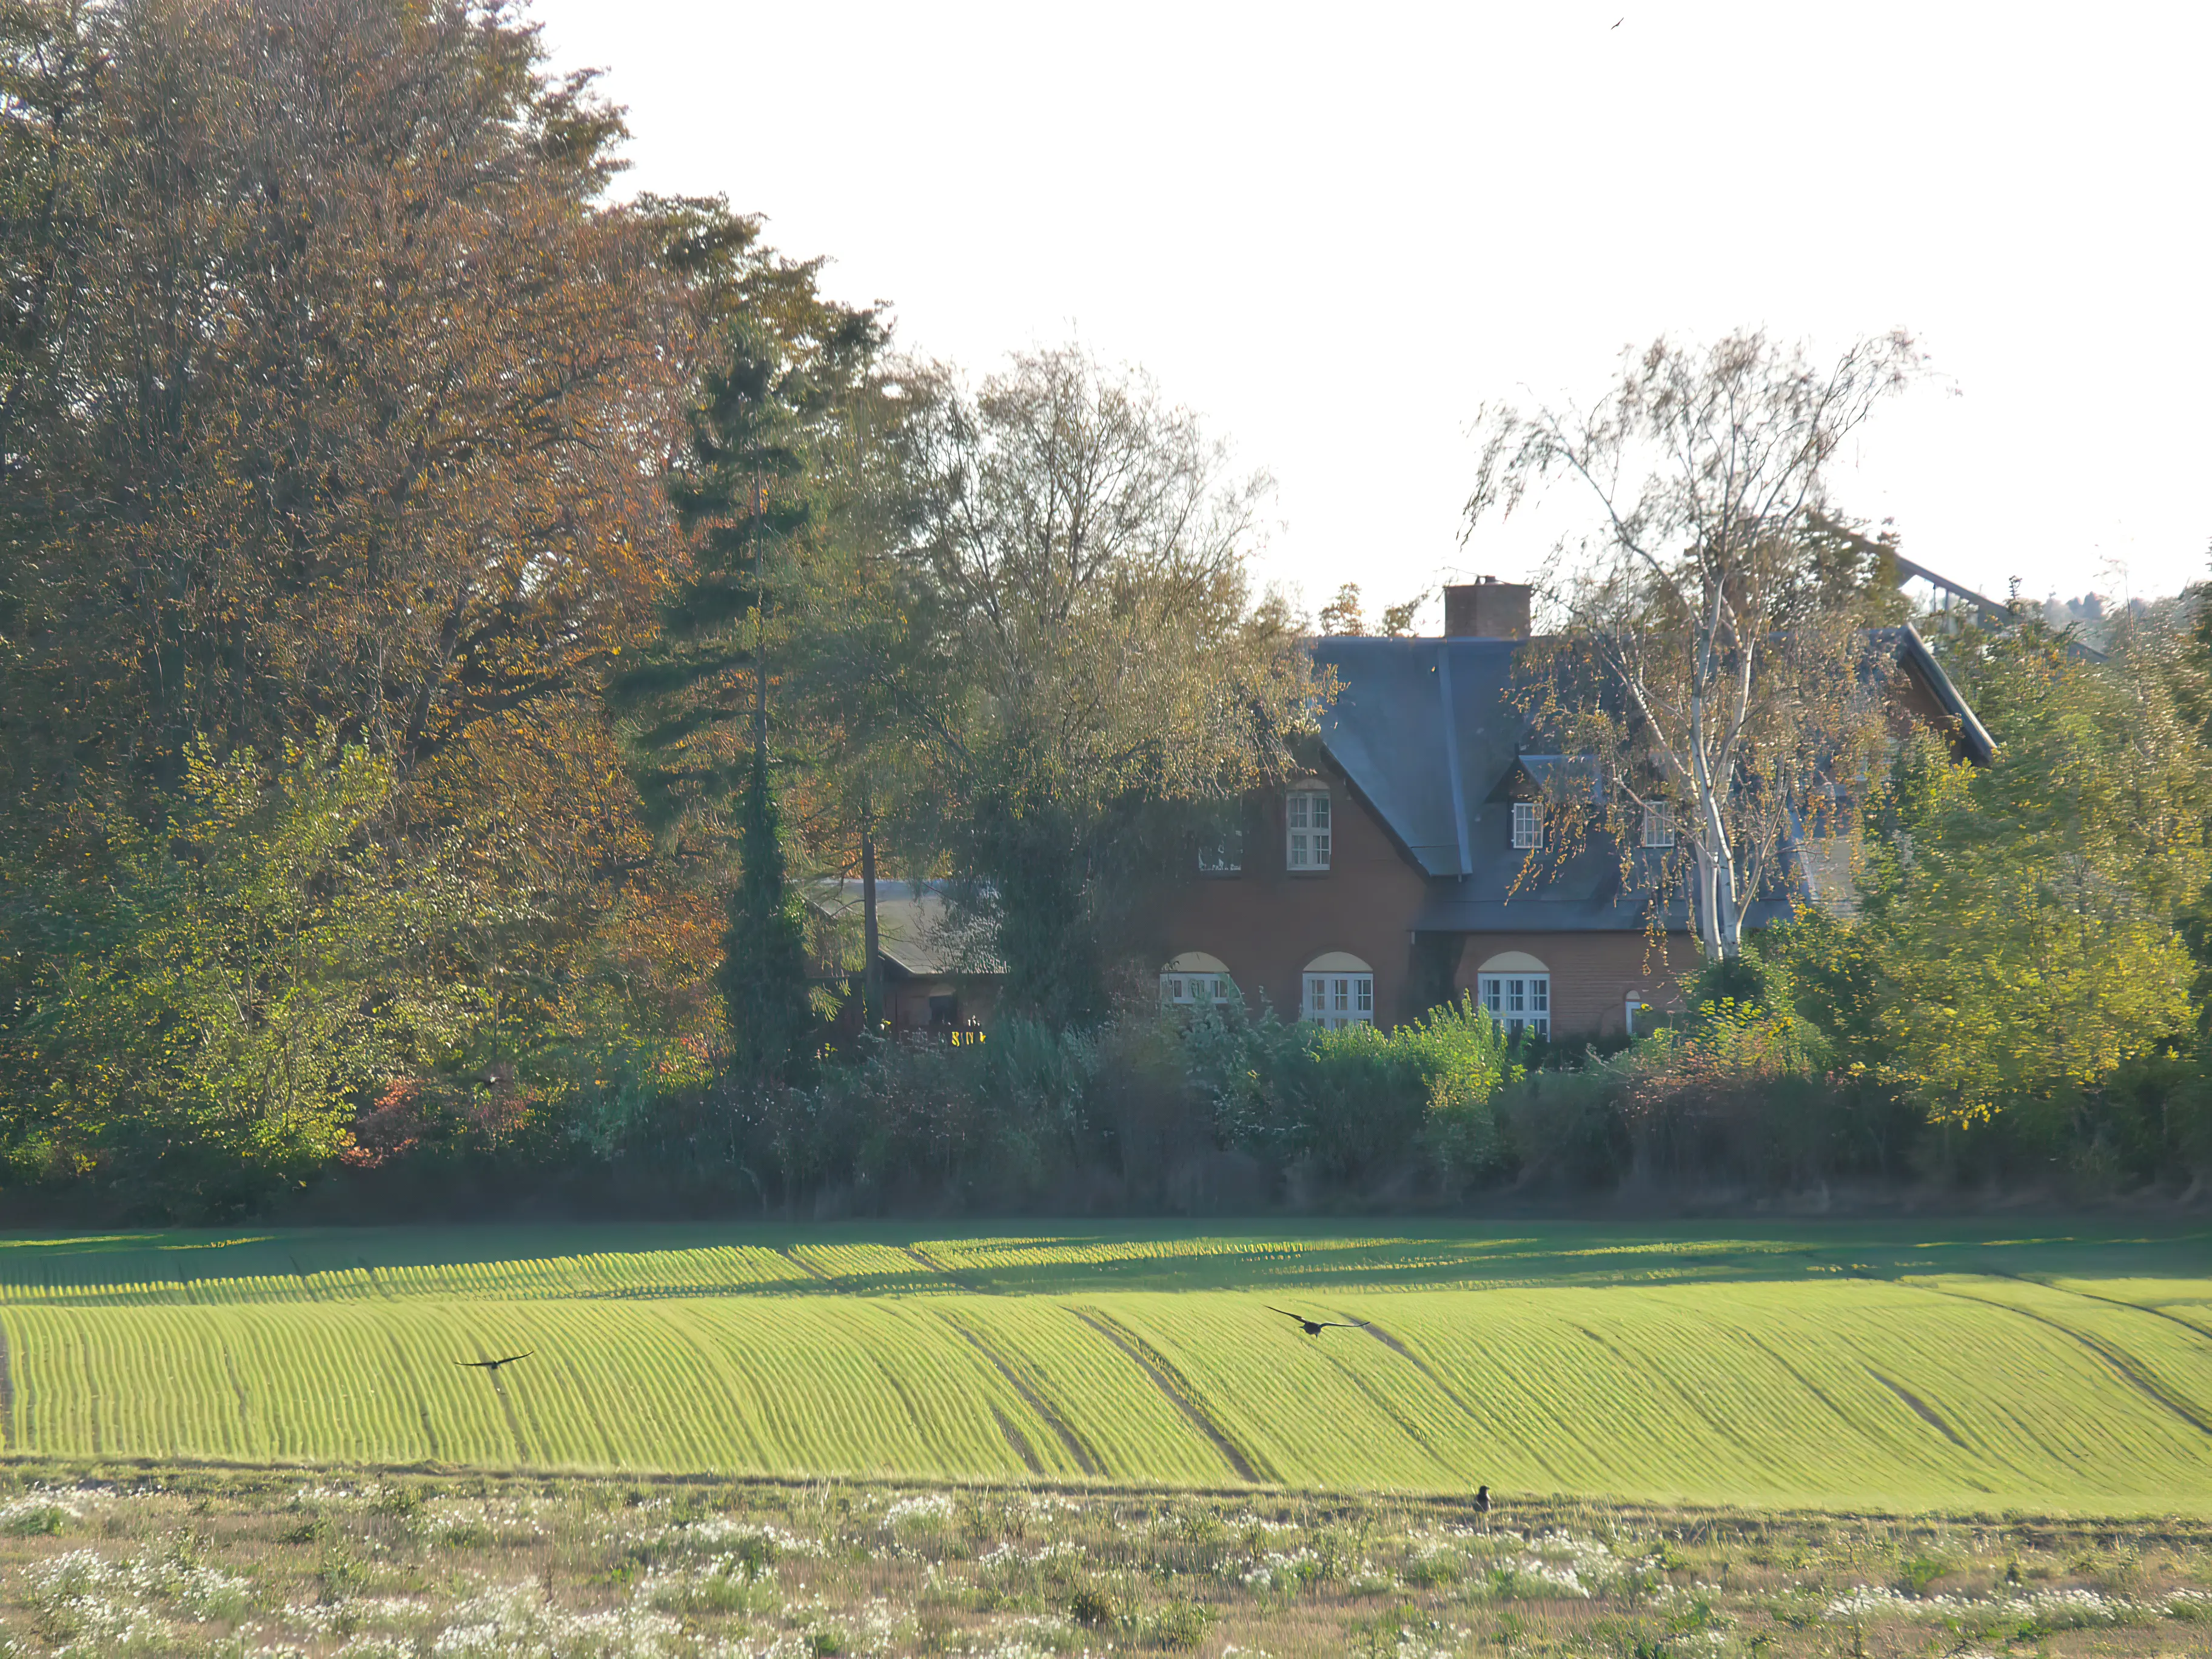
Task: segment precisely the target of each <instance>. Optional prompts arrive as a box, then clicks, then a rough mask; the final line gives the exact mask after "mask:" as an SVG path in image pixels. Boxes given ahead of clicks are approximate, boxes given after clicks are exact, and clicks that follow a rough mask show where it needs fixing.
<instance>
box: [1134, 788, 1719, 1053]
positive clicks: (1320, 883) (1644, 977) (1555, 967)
mask: <svg viewBox="0 0 2212 1659" xmlns="http://www.w3.org/2000/svg"><path fill="white" fill-rule="evenodd" d="M1328 790H1329V798H1330V816H1331V818H1332V820H1333V827H1334V848H1333V849H1332V856H1331V860H1330V866H1329V868H1328V871H1327V872H1322V873H1318V874H1306V873H1304V872H1297V873H1293V872H1291V871H1289V870H1286V869H1285V867H1284V836H1285V824H1284V822H1283V802H1282V797H1281V795H1280V794H1279V793H1278V794H1276V795H1274V796H1273V797H1272V798H1270V799H1267V800H1266V801H1263V802H1261V803H1259V805H1258V810H1257V811H1256V812H1255V813H1254V814H1253V815H1252V817H1250V818H1249V819H1248V826H1249V827H1248V830H1247V837H1246V844H1245V848H1244V860H1243V863H1244V868H1243V872H1241V873H1240V874H1237V875H1233V876H1214V877H1198V878H1193V879H1192V880H1190V881H1189V882H1188V883H1187V884H1183V885H1182V886H1180V887H1178V888H1176V889H1175V890H1173V891H1171V892H1170V894H1169V896H1168V897H1167V898H1166V900H1165V902H1164V904H1163V907H1162V910H1161V914H1160V915H1158V917H1157V919H1156V922H1155V926H1154V927H1153V929H1152V932H1153V934H1154V937H1155V938H1156V939H1157V940H1158V951H1159V957H1160V960H1161V961H1162V962H1163V963H1164V962H1166V961H1168V960H1169V959H1170V958H1171V957H1176V956H1179V955H1181V954H1182V952H1184V951H1204V952H1206V954H1207V955H1208V956H1212V957H1219V958H1220V960H1221V961H1222V963H1224V964H1225V965H1226V966H1227V968H1228V969H1229V973H1230V976H1231V978H1232V979H1234V980H1235V981H1237V988H1238V989H1239V990H1240V991H1242V992H1243V994H1244V1000H1245V1002H1246V1003H1247V1005H1249V1006H1250V1007H1251V1008H1252V1009H1253V1010H1254V1011H1255V1012H1257V1010H1258V1009H1259V1006H1260V1005H1261V1000H1262V999H1263V998H1264V999H1265V1000H1267V1002H1269V1003H1270V1004H1272V1005H1273V1007H1274V1009H1275V1012H1276V1013H1277V1015H1278V1016H1279V1017H1280V1018H1284V1019H1295V1018H1297V1017H1298V1011H1299V1006H1300V1001H1301V994H1302V992H1303V988H1304V979H1303V975H1304V969H1305V965H1306V963H1309V962H1311V961H1312V960H1313V959H1314V958H1315V957H1318V956H1322V955H1324V954H1325V953H1327V952H1328V951H1349V952H1350V953H1351V954H1352V955H1353V956H1356V957H1359V958H1360V959H1361V960H1362V961H1364V962H1365V963H1368V964H1369V965H1370V966H1371V967H1372V968H1373V969H1374V970H1375V1019H1376V1024H1378V1025H1390V1024H1396V1023H1398V1022H1399V1021H1401V1020H1403V1019H1406V1018H1411V1017H1413V1016H1414V1015H1416V1014H1419V1013H1421V1012H1424V1005H1425V1002H1426V1000H1428V998H1427V997H1426V996H1424V995H1423V994H1421V993H1420V990H1419V987H1418V985H1417V984H1416V983H1415V977H1416V969H1415V965H1414V960H1413V952H1414V946H1413V932H1412V929H1413V921H1414V920H1415V918H1417V917H1418V916H1419V915H1420V914H1421V911H1422V908H1423V907H1424V905H1425V902H1426V901H1427V896H1428V890H1427V883H1426V881H1425V878H1423V877H1422V876H1421V875H1420V873H1419V872H1418V871H1416V870H1415V869H1414V868H1413V865H1412V863H1411V862H1410V861H1409V860H1407V859H1406V858H1405V857H1404V855H1402V854H1401V853H1400V852H1399V851H1398V848H1397V845H1396V843H1395V842H1393V841H1392V840H1391V839H1390V836H1389V832H1388V831H1386V830H1385V829H1383V824H1382V823H1381V821H1380V820H1379V819H1378V818H1377V817H1376V816H1375V815H1374V814H1373V813H1372V812H1370V811H1369V810H1368V809H1367V808H1366V807H1365V806H1364V805H1362V804H1361V803H1360V801H1359V800H1358V798H1357V797H1356V796H1355V795H1354V794H1353V793H1352V791H1351V790H1350V789H1349V788H1348V787H1346V785H1345V782H1344V781H1343V780H1342V779H1341V778H1340V777H1332V778H1330V779H1329V780H1328ZM1504 951H1525V952H1526V953H1527V954H1528V955H1529V956H1532V957H1536V958H1537V959H1538V960H1539V961H1541V962H1542V963H1544V964H1545V966H1546V967H1547V968H1548V969H1550V970H1551V975H1552V1008H1553V1013H1552V1019H1553V1028H1552V1029H1553V1031H1554V1032H1555V1033H1557V1034H1559V1035H1577V1034H1579V1035H1589V1036H1602V1035H1608V1034H1613V1033H1617V1032H1619V1031H1620V1028H1621V1010H1622V1007H1623V1006H1624V1004H1625V1003H1626V999H1627V995H1628V993H1629V992H1630V991H1632V990H1634V991H1638V992H1640V993H1641V994H1642V995H1643V998H1644V1000H1645V1001H1648V1002H1650V1004H1651V1005H1652V1006H1654V1007H1661V1008H1665V1007H1672V1006H1675V1005H1676V1003H1677V1002H1678V1001H1679V995H1678V994H1677V992H1676V990H1675V988H1674V981H1675V979H1677V978H1679V977H1680V975H1682V974H1683V973H1684V972H1686V971H1687V970H1688V969H1690V968H1691V967H1692V966H1694V965H1695V964H1696V962H1697V959H1698V957H1697V946H1696V944H1695V943H1694V941H1693V940H1692V939H1691V938H1690V937H1689V936H1688V935H1687V934H1674V935H1671V936H1669V937H1668V939H1667V940H1666V941H1665V942H1664V945H1663V949H1662V948H1655V947H1654V946H1653V945H1652V943H1651V941H1650V940H1648V939H1646V938H1645V936H1644V934H1643V933H1470V934H1466V935H1463V936H1462V944H1461V945H1460V948H1459V949H1458V951H1457V952H1456V953H1455V955H1453V956H1451V957H1450V959H1451V960H1452V961H1453V962H1454V963H1455V966H1454V968H1453V970H1452V980H1451V985H1452V987H1453V991H1454V994H1456V993H1457V992H1460V991H1472V990H1474V988H1475V987H1474V981H1475V975H1476V972H1477V970H1478V969H1480V965H1481V964H1482V963H1484V962H1485V961H1486V960H1487V959H1488V958H1489V957H1493V956H1497V955H1499V954H1500V953H1502V952H1504ZM1442 988H1443V987H1440V986H1438V987H1435V990H1436V991H1440V990H1441V989H1442ZM1433 994H1435V991H1431V993H1430V995H1433Z"/></svg>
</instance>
